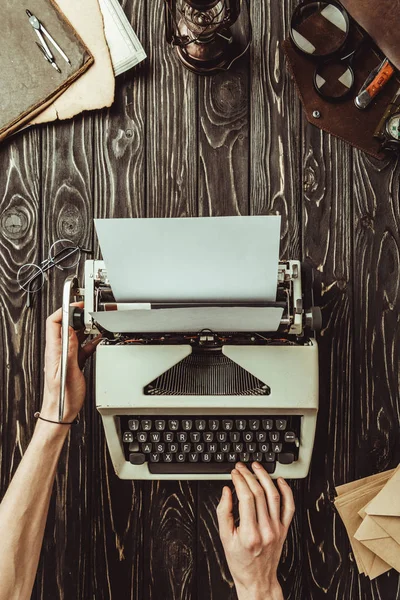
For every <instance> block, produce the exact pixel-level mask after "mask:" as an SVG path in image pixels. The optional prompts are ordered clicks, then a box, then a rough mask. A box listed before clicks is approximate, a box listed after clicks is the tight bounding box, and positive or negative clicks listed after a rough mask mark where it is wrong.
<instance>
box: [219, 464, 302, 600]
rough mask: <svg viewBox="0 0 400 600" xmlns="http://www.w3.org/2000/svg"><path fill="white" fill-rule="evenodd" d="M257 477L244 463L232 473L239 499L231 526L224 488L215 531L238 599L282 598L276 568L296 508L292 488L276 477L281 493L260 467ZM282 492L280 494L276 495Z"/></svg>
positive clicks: (255, 467)
mask: <svg viewBox="0 0 400 600" xmlns="http://www.w3.org/2000/svg"><path fill="white" fill-rule="evenodd" d="M253 470H254V473H255V474H256V475H257V478H258V480H257V479H256V477H255V476H254V475H253V473H251V471H249V469H247V467H246V466H245V465H244V464H241V463H238V464H237V465H236V468H235V469H234V470H233V471H232V481H233V484H234V486H235V490H236V494H237V497H238V500H239V517H240V525H239V527H235V524H234V518H233V514H232V492H231V490H230V488H229V487H224V489H223V491H222V497H221V501H220V503H219V504H218V508H217V515H218V524H219V532H220V536H221V541H222V545H223V547H224V550H225V555H226V559H227V561H228V566H229V569H230V571H231V574H232V577H233V580H234V582H235V585H236V591H237V594H238V598H239V600H283V596H282V590H281V587H280V585H279V583H278V579H277V569H278V563H279V559H280V556H281V553H282V547H283V543H284V541H285V539H286V536H287V532H288V529H289V525H290V523H291V520H292V518H293V515H294V511H295V506H294V500H293V494H292V490H291V489H290V487H289V485H288V484H287V483H286V482H285V480H284V479H281V478H279V479H278V486H279V491H278V490H277V488H276V487H275V485H274V483H273V481H272V479H271V477H270V476H269V475H268V473H267V472H266V471H265V469H263V467H262V466H261V465H260V464H259V463H253ZM279 492H280V493H279Z"/></svg>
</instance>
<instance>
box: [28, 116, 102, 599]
mask: <svg viewBox="0 0 400 600" xmlns="http://www.w3.org/2000/svg"><path fill="white" fill-rule="evenodd" d="M42 131H43V135H42V156H43V159H42V177H41V181H42V190H43V191H42V194H43V201H42V202H43V209H42V215H41V217H42V218H41V239H42V245H41V255H42V257H43V258H44V257H46V256H47V255H48V252H49V248H50V246H51V245H52V244H53V243H54V242H55V241H56V240H58V239H62V238H67V239H69V240H71V241H72V242H74V243H75V244H78V245H81V246H83V247H89V248H90V247H91V237H92V185H91V173H92V161H93V158H92V152H91V144H90V141H91V139H92V135H93V125H92V120H91V118H90V117H84V118H82V117H79V118H77V119H75V120H74V122H73V123H72V124H71V123H58V124H54V125H48V126H45V127H43V128H42ZM84 259H85V257H84V258H83V260H84ZM82 264H83V261H82ZM81 266H82V265H81ZM73 271H74V270H73ZM73 271H72V272H73ZM69 274H70V272H69V271H61V270H59V269H57V268H53V269H52V270H51V272H50V273H49V276H48V281H47V283H46V285H45V286H44V288H43V290H42V291H41V298H42V315H41V316H42V318H41V329H42V334H41V340H44V339H45V320H46V318H47V316H48V315H49V314H51V313H52V312H54V311H55V310H56V309H57V308H58V307H59V306H60V305H61V301H62V288H63V284H64V281H65V278H66V277H67V275H69ZM81 274H82V271H81ZM38 350H39V352H40V353H41V352H42V351H43V347H39V348H38ZM89 382H90V378H88V383H89ZM42 385H43V382H42ZM90 387H91V386H90V385H89V389H90ZM91 412H92V411H91V407H90V405H89V403H88V402H87V403H86V405H85V408H84V410H83V414H82V422H81V423H80V425H79V426H77V427H76V428H75V427H74V428H72V431H71V434H70V436H69V437H68V441H67V443H66V444H65V446H64V449H63V453H62V457H61V460H60V463H59V468H58V471H57V475H56V482H55V486H54V491H53V497H52V501H51V506H50V515H51V517H50V519H49V520H48V522H47V528H46V532H45V538H44V543H43V551H42V556H41V563H40V567H39V572H38V578H37V596H38V599H39V598H40V599H43V600H44V599H45V598H47V597H48V595H49V591H50V590H51V594H52V595H53V597H57V598H58V597H59V598H60V599H62V600H68V599H69V598H76V599H77V600H87V597H88V594H89V583H90V579H89V573H90V571H91V569H90V566H91V565H90V552H88V551H87V548H89V547H90V528H89V527H88V526H87V524H88V523H89V522H90V515H91V501H92V490H93V485H92V474H93V467H92V458H93V457H92V453H91V452H90V451H89V448H90V444H88V443H87V442H88V439H89V440H90V433H89V432H90V429H91Z"/></svg>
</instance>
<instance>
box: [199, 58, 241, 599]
mask: <svg viewBox="0 0 400 600" xmlns="http://www.w3.org/2000/svg"><path fill="white" fill-rule="evenodd" d="M249 58H250V57H249V54H247V55H246V56H244V57H243V58H241V59H240V60H239V61H238V62H237V63H235V64H234V65H233V67H232V68H231V69H230V70H229V71H227V72H222V73H218V74H216V75H213V76H204V77H201V78H200V79H199V131H200V134H199V158H200V165H199V214H200V215H201V216H227V215H246V214H248V212H249V103H248V98H249V73H250V69H249ZM224 483H225V482H223V481H215V482H208V483H206V482H204V481H201V482H199V487H198V522H199V531H198V553H197V556H198V559H197V565H198V575H197V594H198V595H197V597H198V599H199V600H203V599H204V600H205V599H210V600H211V599H215V598H226V599H228V598H236V591H235V589H234V586H233V582H232V578H231V576H230V573H229V569H228V567H227V564H226V560H225V556H224V552H223V549H222V545H221V542H220V538H219V533H218V524H217V519H216V507H217V504H218V502H219V498H220V496H221V491H222V488H223V485H224Z"/></svg>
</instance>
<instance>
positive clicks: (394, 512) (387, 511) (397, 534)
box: [365, 470, 400, 552]
mask: <svg viewBox="0 0 400 600" xmlns="http://www.w3.org/2000/svg"><path fill="white" fill-rule="evenodd" d="M365 512H366V514H367V515H369V516H370V517H372V519H373V520H374V521H375V522H376V523H377V525H378V526H380V527H381V528H382V529H383V530H384V531H385V533H386V534H388V535H389V536H390V537H391V538H393V540H394V541H395V542H396V543H397V544H399V545H400V470H397V471H396V473H395V474H394V475H393V477H392V478H391V479H390V480H389V481H388V482H387V484H386V485H385V486H384V488H383V489H382V490H381V491H380V492H379V494H377V495H376V496H375V498H374V499H373V500H372V501H371V502H370V503H369V504H368V505H367V506H366V507H365ZM399 552H400V547H399Z"/></svg>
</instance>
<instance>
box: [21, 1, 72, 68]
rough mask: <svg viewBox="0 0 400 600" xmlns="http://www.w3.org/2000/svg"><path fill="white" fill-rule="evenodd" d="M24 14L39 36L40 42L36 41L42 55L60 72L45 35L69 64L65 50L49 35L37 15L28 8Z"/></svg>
mask: <svg viewBox="0 0 400 600" xmlns="http://www.w3.org/2000/svg"><path fill="white" fill-rule="evenodd" d="M26 14H27V15H28V17H29V23H30V24H31V25H32V27H33V29H34V31H35V33H36V35H37V36H38V38H39V42H40V43H38V44H37V45H38V47H39V48H40V50H41V51H42V52H43V56H44V57H45V59H46V60H47V62H49V63H50V64H51V66H52V67H54V69H55V70H56V71H58V72H59V73H61V70H60V68H59V66H58V65H57V63H56V61H55V58H54V55H53V53H52V51H51V50H50V47H49V45H48V43H47V42H46V40H45V37H46V38H47V39H48V40H49V42H50V43H51V44H52V45H53V46H54V48H55V49H56V50H57V52H58V53H59V54H60V55H61V56H62V57H63V59H64V60H65V61H66V62H67V63H68V64H69V65H70V64H71V61H70V60H69V58H68V56H67V55H66V54H65V52H64V51H63V50H62V49H61V48H60V46H59V45H58V44H57V42H56V41H55V39H54V38H53V37H52V36H51V35H50V33H49V32H48V31H47V29H46V28H45V27H44V26H43V25H42V23H41V22H40V21H39V19H38V18H37V17H35V15H33V14H32V13H31V11H30V10H26Z"/></svg>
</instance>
